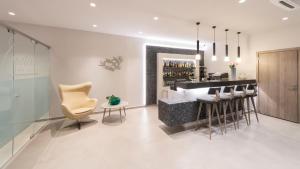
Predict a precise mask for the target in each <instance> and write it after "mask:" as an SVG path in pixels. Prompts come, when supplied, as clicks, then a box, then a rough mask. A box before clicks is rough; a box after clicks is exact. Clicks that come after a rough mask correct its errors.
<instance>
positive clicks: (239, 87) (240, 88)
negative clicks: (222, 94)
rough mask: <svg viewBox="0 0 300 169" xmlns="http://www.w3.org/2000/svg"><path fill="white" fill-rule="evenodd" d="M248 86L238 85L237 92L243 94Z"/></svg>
mask: <svg viewBox="0 0 300 169" xmlns="http://www.w3.org/2000/svg"><path fill="white" fill-rule="evenodd" d="M246 87H247V85H237V86H236V88H235V91H237V92H243V91H245V90H246Z"/></svg>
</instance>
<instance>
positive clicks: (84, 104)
mask: <svg viewBox="0 0 300 169" xmlns="http://www.w3.org/2000/svg"><path fill="white" fill-rule="evenodd" d="M91 87H92V83H91V82H87V83H82V84H78V85H59V94H60V98H61V100H62V103H61V107H62V111H63V113H64V114H65V116H66V117H67V118H69V119H72V120H76V121H77V122H78V128H79V129H80V128H81V124H80V119H83V118H85V117H87V116H89V115H90V114H91V113H93V112H94V110H95V108H96V106H97V102H98V100H97V99H91V98H89V97H88V94H89V92H90V90H91Z"/></svg>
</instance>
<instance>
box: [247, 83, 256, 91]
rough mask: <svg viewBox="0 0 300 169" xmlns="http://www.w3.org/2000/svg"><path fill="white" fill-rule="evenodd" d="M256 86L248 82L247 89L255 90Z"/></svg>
mask: <svg viewBox="0 0 300 169" xmlns="http://www.w3.org/2000/svg"><path fill="white" fill-rule="evenodd" d="M256 87H257V84H256V83H252V84H248V86H247V90H255V88H256Z"/></svg>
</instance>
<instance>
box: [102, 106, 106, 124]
mask: <svg viewBox="0 0 300 169" xmlns="http://www.w3.org/2000/svg"><path fill="white" fill-rule="evenodd" d="M105 113H106V109H104V112H103V117H102V123H103V121H104V117H105Z"/></svg>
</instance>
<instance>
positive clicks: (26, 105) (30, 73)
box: [13, 34, 35, 153]
mask: <svg viewBox="0 0 300 169" xmlns="http://www.w3.org/2000/svg"><path fill="white" fill-rule="evenodd" d="M14 91H15V100H14V103H15V104H14V112H13V123H14V134H15V137H14V145H13V146H14V149H13V152H14V153H16V152H17V151H18V150H19V149H20V148H21V147H22V146H23V145H24V144H25V143H26V142H27V141H29V140H30V137H31V136H32V133H33V128H32V124H33V122H34V118H35V116H34V112H35V110H34V42H33V41H31V40H30V39H28V38H27V37H24V36H22V35H20V34H15V36H14Z"/></svg>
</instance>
